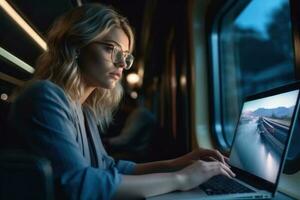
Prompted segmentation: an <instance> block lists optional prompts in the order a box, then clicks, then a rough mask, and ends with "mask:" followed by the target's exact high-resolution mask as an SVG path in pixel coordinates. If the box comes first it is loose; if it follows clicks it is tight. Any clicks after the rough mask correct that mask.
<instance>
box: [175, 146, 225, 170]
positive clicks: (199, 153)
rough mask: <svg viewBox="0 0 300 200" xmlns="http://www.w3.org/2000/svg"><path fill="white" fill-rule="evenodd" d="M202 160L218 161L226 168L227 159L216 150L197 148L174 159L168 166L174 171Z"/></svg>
mask: <svg viewBox="0 0 300 200" xmlns="http://www.w3.org/2000/svg"><path fill="white" fill-rule="evenodd" d="M198 160H204V161H219V162H221V163H222V164H224V165H226V166H228V164H227V162H228V158H227V157H225V156H223V155H222V154H221V153H220V152H219V151H218V150H216V149H203V148H198V149H196V150H193V151H192V152H190V153H188V154H185V155H183V156H180V157H178V158H176V159H173V160H171V161H170V165H171V167H172V168H173V169H174V170H178V169H182V168H184V167H186V166H188V165H191V164H192V163H194V162H195V161H198Z"/></svg>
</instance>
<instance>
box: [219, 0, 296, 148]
mask: <svg viewBox="0 0 300 200" xmlns="http://www.w3.org/2000/svg"><path fill="white" fill-rule="evenodd" d="M219 24H220V26H219V27H220V28H219V32H218V35H219V36H218V44H219V45H218V48H219V49H218V52H219V55H218V56H219V57H218V59H219V64H218V66H217V67H218V71H219V77H214V80H216V78H218V81H219V83H218V85H219V86H220V87H219V94H218V95H220V96H219V97H220V98H219V99H220V100H219V102H218V103H220V105H221V106H220V109H219V112H218V110H216V112H218V113H219V115H220V122H221V123H220V124H221V125H222V126H221V127H222V128H221V129H220V128H219V129H216V133H217V136H218V139H219V140H223V142H220V144H224V145H225V146H227V147H229V146H230V145H231V143H232V140H233V133H234V129H235V126H236V121H237V119H238V115H239V112H240V107H241V101H242V99H243V98H245V97H246V96H247V95H250V94H254V93H258V92H261V91H264V90H268V89H270V88H273V87H277V86H279V85H282V84H286V83H289V82H292V81H293V80H294V79H295V69H294V61H293V58H294V54H293V52H294V51H293V43H292V32H291V21H290V5H289V1H288V0H264V1H261V0H252V1H247V3H245V1H235V2H234V3H232V4H231V7H230V9H228V10H227V11H226V12H224V15H223V17H221V18H220V21H219ZM215 103H216V102H215ZM218 130H219V133H218Z"/></svg>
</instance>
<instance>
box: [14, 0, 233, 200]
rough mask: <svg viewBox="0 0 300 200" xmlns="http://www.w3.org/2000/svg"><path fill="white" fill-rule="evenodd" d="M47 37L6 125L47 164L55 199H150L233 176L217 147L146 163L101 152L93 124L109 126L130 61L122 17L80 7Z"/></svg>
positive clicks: (130, 39)
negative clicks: (9, 125)
mask: <svg viewBox="0 0 300 200" xmlns="http://www.w3.org/2000/svg"><path fill="white" fill-rule="evenodd" d="M47 42H48V51H46V52H45V53H44V54H42V55H41V57H40V58H39V59H38V62H37V67H36V72H35V74H34V77H33V79H32V80H31V81H30V83H28V84H27V86H26V87H25V88H24V89H23V91H22V92H21V93H20V94H19V96H18V97H17V99H16V100H15V102H14V104H13V109H12V123H13V127H14V129H15V132H16V133H17V134H18V136H19V137H20V138H21V139H22V141H23V144H24V145H25V146H26V148H27V149H28V150H30V151H31V152H33V153H36V154H38V155H41V156H44V157H46V158H48V159H49V160H50V161H51V164H52V168H53V174H54V179H55V184H56V188H57V194H56V195H57V198H64V199H111V198H119V199H131V198H140V197H149V196H154V195H159V194H163V193H167V192H171V191H174V190H182V191H183V190H189V189H192V188H194V187H196V186H198V185H199V184H201V183H203V182H204V181H206V180H208V179H209V178H211V177H212V176H214V175H217V174H223V175H225V176H228V177H233V176H234V174H233V172H232V171H231V170H230V169H229V168H228V165H227V164H226V163H225V158H224V157H223V156H222V155H221V154H220V153H219V152H218V151H216V150H205V149H198V150H195V151H193V152H191V153H189V154H187V155H184V156H182V157H179V158H176V159H173V160H166V161H157V162H152V163H145V164H135V163H133V162H129V161H122V160H120V161H115V160H114V159H113V158H111V157H109V156H108V155H107V153H106V152H105V150H104V148H103V145H102V143H101V139H100V137H99V133H98V129H97V124H98V125H100V127H101V128H102V129H104V128H105V127H106V126H107V125H108V124H109V123H110V121H111V119H112V112H113V110H114V109H115V108H116V107H117V106H118V103H119V101H120V99H121V97H122V87H121V85H120V79H121V77H122V72H123V70H126V69H129V68H130V67H131V65H132V63H133V56H132V55H131V52H132V49H133V46H134V37H133V34H132V30H131V28H130V26H129V25H128V23H127V21H126V19H125V18H123V17H122V16H120V15H119V14H117V13H116V12H115V11H113V10H112V9H109V8H107V7H105V6H102V5H99V4H87V5H84V6H81V7H78V8H75V9H73V10H71V11H70V12H68V13H66V14H65V15H64V16H62V17H61V18H59V19H58V20H57V21H56V23H55V24H54V25H53V27H52V29H51V30H50V32H49V35H48V41H47ZM208 159H212V160H213V161H211V162H206V161H204V160H208ZM195 175H197V176H195Z"/></svg>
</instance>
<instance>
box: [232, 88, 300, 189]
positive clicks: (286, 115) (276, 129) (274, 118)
mask: <svg viewBox="0 0 300 200" xmlns="http://www.w3.org/2000/svg"><path fill="white" fill-rule="evenodd" d="M298 93H299V90H298V89H297V90H293V91H290V92H285V93H281V94H276V95H272V96H268V97H262V98H259V99H253V100H248V101H245V102H244V104H243V108H242V111H241V115H240V119H239V122H238V125H237V128H236V134H235V139H234V142H233V145H232V148H231V153H230V164H231V165H232V166H234V167H236V168H239V169H241V170H243V171H246V172H249V173H251V174H253V175H255V176H258V177H260V178H262V179H264V180H266V181H268V182H271V183H275V182H276V180H277V177H278V173H279V172H280V167H281V163H282V161H283V158H284V156H283V153H284V152H285V147H286V145H287V140H288V138H289V133H290V129H291V125H292V119H293V115H294V111H295V108H296V107H297V106H296V103H297V99H298Z"/></svg>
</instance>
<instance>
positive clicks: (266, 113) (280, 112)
mask: <svg viewBox="0 0 300 200" xmlns="http://www.w3.org/2000/svg"><path fill="white" fill-rule="evenodd" d="M294 107H295V106H291V107H289V108H287V107H283V106H280V107H277V108H271V109H266V108H259V109H257V110H255V111H254V112H252V113H253V115H256V116H262V117H272V116H275V117H278V118H280V117H286V116H288V117H292V114H293V110H294Z"/></svg>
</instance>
